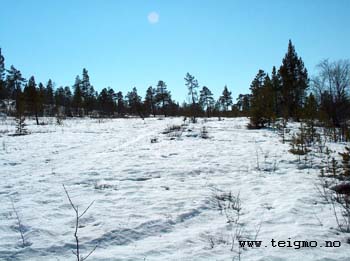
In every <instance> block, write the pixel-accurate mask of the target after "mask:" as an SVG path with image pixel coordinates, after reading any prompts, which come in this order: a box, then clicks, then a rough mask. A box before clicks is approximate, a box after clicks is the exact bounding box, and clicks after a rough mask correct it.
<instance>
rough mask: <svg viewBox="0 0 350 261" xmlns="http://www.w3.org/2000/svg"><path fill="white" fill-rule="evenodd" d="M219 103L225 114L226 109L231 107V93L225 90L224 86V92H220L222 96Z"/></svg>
mask: <svg viewBox="0 0 350 261" xmlns="http://www.w3.org/2000/svg"><path fill="white" fill-rule="evenodd" d="M219 102H220V104H221V106H222V108H223V110H224V112H227V110H228V107H229V106H231V105H232V96H231V92H230V91H229V90H228V89H227V86H226V85H225V87H224V90H223V91H222V95H221V96H220V98H219Z"/></svg>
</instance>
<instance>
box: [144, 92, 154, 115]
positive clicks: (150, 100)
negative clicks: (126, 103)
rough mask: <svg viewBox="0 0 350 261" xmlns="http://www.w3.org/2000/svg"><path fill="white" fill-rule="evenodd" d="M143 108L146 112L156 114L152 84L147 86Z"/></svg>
mask: <svg viewBox="0 0 350 261" xmlns="http://www.w3.org/2000/svg"><path fill="white" fill-rule="evenodd" d="M144 104H145V110H146V112H147V113H148V114H153V116H154V117H155V116H156V89H154V88H153V87H152V86H150V87H148V89H147V91H146V97H145V102H144Z"/></svg>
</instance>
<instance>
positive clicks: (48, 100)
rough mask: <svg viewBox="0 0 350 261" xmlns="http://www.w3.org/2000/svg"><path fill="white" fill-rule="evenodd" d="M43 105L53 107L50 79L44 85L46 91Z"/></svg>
mask: <svg viewBox="0 0 350 261" xmlns="http://www.w3.org/2000/svg"><path fill="white" fill-rule="evenodd" d="M45 95H46V97H45V103H46V104H48V105H50V106H53V105H54V104H55V98H54V86H53V82H52V80H51V79H49V81H48V82H47V84H46V91H45Z"/></svg>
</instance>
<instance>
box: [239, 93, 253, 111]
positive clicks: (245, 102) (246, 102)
mask: <svg viewBox="0 0 350 261" xmlns="http://www.w3.org/2000/svg"><path fill="white" fill-rule="evenodd" d="M250 100H251V94H240V95H238V98H237V103H236V107H237V110H238V111H239V112H240V114H241V115H247V114H248V113H249V111H250Z"/></svg>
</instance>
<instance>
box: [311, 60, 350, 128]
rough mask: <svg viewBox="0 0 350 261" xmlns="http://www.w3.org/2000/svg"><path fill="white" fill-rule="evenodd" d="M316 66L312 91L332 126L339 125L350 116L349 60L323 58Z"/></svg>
mask: <svg viewBox="0 0 350 261" xmlns="http://www.w3.org/2000/svg"><path fill="white" fill-rule="evenodd" d="M317 67H318V70H319V73H318V75H317V76H316V77H314V78H313V80H312V85H313V88H314V91H315V92H316V95H317V96H318V99H319V101H320V103H321V110H322V111H323V112H324V114H325V115H326V116H327V117H328V120H329V121H330V122H331V123H332V125H333V126H336V127H339V126H341V125H342V124H343V123H344V122H345V120H346V119H348V118H349V117H350V104H349V97H348V94H349V91H350V61H349V60H339V61H335V62H330V61H329V60H323V61H321V62H320V63H319V64H318V66H317Z"/></svg>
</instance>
